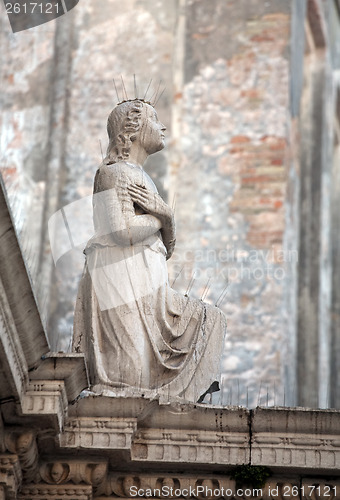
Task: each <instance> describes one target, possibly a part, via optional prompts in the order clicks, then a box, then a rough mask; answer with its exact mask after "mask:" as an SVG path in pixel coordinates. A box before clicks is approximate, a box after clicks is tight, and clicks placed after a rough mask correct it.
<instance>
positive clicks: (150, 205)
mask: <svg viewBox="0 0 340 500" xmlns="http://www.w3.org/2000/svg"><path fill="white" fill-rule="evenodd" d="M127 189H128V192H129V194H130V196H131V199H132V201H133V202H134V203H136V204H137V205H139V206H140V207H141V208H142V209H143V210H144V211H145V212H146V213H148V214H150V215H153V216H155V217H157V218H158V219H160V221H161V222H162V225H164V224H165V225H166V224H167V223H169V221H170V220H171V219H172V218H173V214H172V210H171V208H170V207H169V206H168V205H167V204H166V203H165V201H164V200H163V199H162V197H161V196H160V195H159V194H158V193H154V192H152V191H149V190H147V189H146V188H145V187H143V186H140V185H139V184H131V185H129V186H128V188H127Z"/></svg>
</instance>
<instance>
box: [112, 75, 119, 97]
mask: <svg viewBox="0 0 340 500" xmlns="http://www.w3.org/2000/svg"><path fill="white" fill-rule="evenodd" d="M112 80H113V85H114V86H115V90H116V94H117V99H118V102H120V97H119V94H118V89H117V85H116V80H115V79H114V78H112Z"/></svg>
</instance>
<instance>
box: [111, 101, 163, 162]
mask: <svg viewBox="0 0 340 500" xmlns="http://www.w3.org/2000/svg"><path fill="white" fill-rule="evenodd" d="M164 131H165V126H164V125H163V124H162V123H161V122H160V121H159V120H158V117H157V113H156V110H155V109H154V107H153V106H152V105H151V104H149V103H147V102H145V101H143V100H141V99H134V100H131V101H125V102H122V103H121V104H118V105H117V106H116V107H115V108H114V109H113V111H111V113H110V115H109V118H108V121H107V133H108V136H109V146H108V149H107V160H108V163H116V162H118V161H124V160H128V159H129V154H130V150H131V147H132V144H133V143H134V142H136V141H138V142H139V144H140V145H141V147H143V148H144V149H145V151H146V152H147V154H148V155H149V154H153V153H156V152H157V151H160V150H161V149H163V148H164Z"/></svg>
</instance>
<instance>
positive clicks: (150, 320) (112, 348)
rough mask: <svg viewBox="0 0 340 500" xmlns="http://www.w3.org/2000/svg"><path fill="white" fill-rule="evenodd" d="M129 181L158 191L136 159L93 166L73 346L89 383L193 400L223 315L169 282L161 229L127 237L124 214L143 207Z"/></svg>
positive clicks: (210, 375)
mask: <svg viewBox="0 0 340 500" xmlns="http://www.w3.org/2000/svg"><path fill="white" fill-rule="evenodd" d="M136 183H137V184H139V185H142V186H144V187H145V188H146V189H148V190H151V191H153V192H157V189H156V187H155V185H154V183H153V181H152V180H151V178H150V177H149V176H148V175H147V174H146V172H145V171H144V170H143V169H142V168H140V167H138V166H136V165H133V164H130V163H127V162H120V163H116V164H113V165H102V166H101V167H100V168H99V170H98V171H97V174H96V178H95V183H94V195H93V211H94V226H95V236H94V237H93V238H92V239H91V240H90V241H89V242H88V244H87V246H86V249H85V251H84V253H85V255H86V262H85V268H84V273H83V276H82V279H81V282H80V286H79V290H78V297H77V302H76V309H75V320H74V336H73V350H74V351H76V352H84V353H86V355H87V363H88V368H89V375H90V380H91V384H92V385H93V386H94V387H97V388H101V389H103V388H110V389H111V390H112V391H114V393H115V394H123V393H124V392H125V393H126V391H127V390H129V389H130V390H133V391H136V390H137V391H144V392H145V391H151V392H154V393H157V394H165V395H167V396H179V397H181V398H185V399H186V400H189V401H195V402H196V401H197V400H198V398H199V397H200V396H201V395H202V393H203V392H205V391H206V390H207V389H208V388H209V386H210V385H211V384H212V383H213V382H214V381H215V380H219V376H220V357H221V352H222V348H223V339H224V335H225V331H226V321H225V317H224V315H223V313H222V312H221V311H220V310H219V309H218V308H216V307H212V306H209V305H208V304H205V303H204V302H202V301H200V300H197V299H193V298H190V297H187V296H183V295H181V294H179V293H178V292H176V291H175V290H173V289H172V288H171V287H170V285H169V281H168V274H167V265H166V249H165V246H164V244H163V241H162V236H161V232H160V231H156V232H155V234H153V235H151V236H148V237H147V238H145V239H143V240H142V241H140V242H137V243H136V242H132V241H131V242H130V243H129V242H128V238H126V236H127V235H128V234H129V221H130V220H131V218H133V217H134V220H135V221H136V220H137V221H138V220H139V219H138V215H137V216H136V213H137V214H140V216H142V214H143V211H142V210H140V209H139V207H138V206H136V205H135V204H134V203H133V201H132V199H131V197H130V195H129V193H128V190H127V186H128V185H129V184H136ZM136 217H137V218H136ZM149 217H150V215H149ZM140 220H141V219H140ZM122 236H124V238H125V239H124V238H123V237H122Z"/></svg>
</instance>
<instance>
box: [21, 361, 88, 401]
mask: <svg viewBox="0 0 340 500" xmlns="http://www.w3.org/2000/svg"><path fill="white" fill-rule="evenodd" d="M30 380H31V381H39V380H63V381H64V382H65V389H66V393H67V400H68V402H69V403H71V402H73V401H74V400H75V399H76V398H77V397H78V396H79V394H80V393H81V391H82V390H84V389H86V388H87V387H88V386H89V381H88V378H87V371H86V363H85V356H84V354H78V353H48V354H46V355H45V356H43V360H42V362H41V364H40V365H39V367H38V368H37V369H36V370H34V371H32V372H30Z"/></svg>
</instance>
